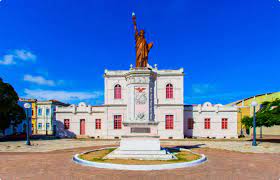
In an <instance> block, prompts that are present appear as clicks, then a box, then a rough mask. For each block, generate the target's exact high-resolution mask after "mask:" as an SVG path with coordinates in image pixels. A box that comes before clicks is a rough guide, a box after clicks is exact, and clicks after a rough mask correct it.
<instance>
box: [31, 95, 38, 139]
mask: <svg viewBox="0 0 280 180" xmlns="http://www.w3.org/2000/svg"><path fill="white" fill-rule="evenodd" d="M36 103H37V100H36V99H35V100H34V101H32V105H31V107H32V134H37V113H36V112H37V104H36Z"/></svg>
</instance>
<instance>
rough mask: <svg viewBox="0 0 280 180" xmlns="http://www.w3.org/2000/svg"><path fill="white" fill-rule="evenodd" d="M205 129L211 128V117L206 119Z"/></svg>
mask: <svg viewBox="0 0 280 180" xmlns="http://www.w3.org/2000/svg"><path fill="white" fill-rule="evenodd" d="M204 129H210V118H205V119H204Z"/></svg>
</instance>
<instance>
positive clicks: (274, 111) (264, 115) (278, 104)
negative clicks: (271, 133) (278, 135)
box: [241, 99, 280, 128]
mask: <svg viewBox="0 0 280 180" xmlns="http://www.w3.org/2000/svg"><path fill="white" fill-rule="evenodd" d="M241 122H242V124H243V125H244V126H245V127H246V128H249V127H252V126H253V117H248V116H245V117H243V118H242V120H241ZM256 125H257V127H260V126H266V127H271V126H274V125H280V99H276V100H275V101H272V102H267V101H265V102H263V103H262V105H261V109H260V110H259V111H258V112H257V113H256Z"/></svg>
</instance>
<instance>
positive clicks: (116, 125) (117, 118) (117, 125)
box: [114, 115, 122, 129]
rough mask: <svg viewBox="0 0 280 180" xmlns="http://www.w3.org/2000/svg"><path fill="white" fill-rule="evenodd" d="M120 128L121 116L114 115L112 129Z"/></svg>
mask: <svg viewBox="0 0 280 180" xmlns="http://www.w3.org/2000/svg"><path fill="white" fill-rule="evenodd" d="M121 128H122V116H121V115H114V129H121Z"/></svg>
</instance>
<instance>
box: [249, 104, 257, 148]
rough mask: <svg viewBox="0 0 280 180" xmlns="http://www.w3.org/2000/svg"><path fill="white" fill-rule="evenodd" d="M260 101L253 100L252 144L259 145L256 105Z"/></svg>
mask: <svg viewBox="0 0 280 180" xmlns="http://www.w3.org/2000/svg"><path fill="white" fill-rule="evenodd" d="M257 105H258V103H257V102H256V101H252V103H251V106H252V107H253V142H252V146H257V142H256V106H257Z"/></svg>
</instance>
